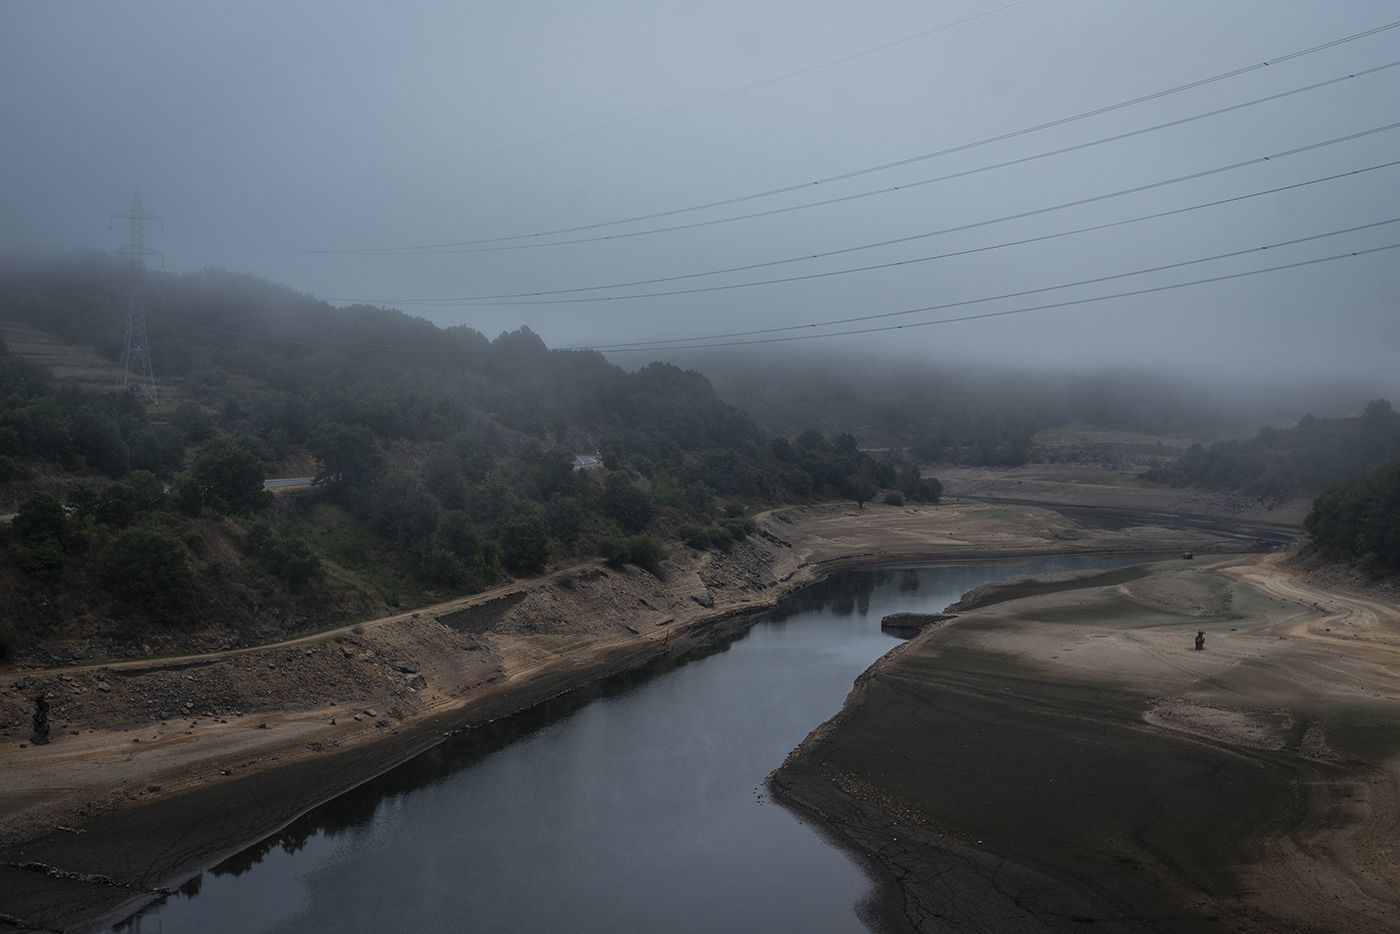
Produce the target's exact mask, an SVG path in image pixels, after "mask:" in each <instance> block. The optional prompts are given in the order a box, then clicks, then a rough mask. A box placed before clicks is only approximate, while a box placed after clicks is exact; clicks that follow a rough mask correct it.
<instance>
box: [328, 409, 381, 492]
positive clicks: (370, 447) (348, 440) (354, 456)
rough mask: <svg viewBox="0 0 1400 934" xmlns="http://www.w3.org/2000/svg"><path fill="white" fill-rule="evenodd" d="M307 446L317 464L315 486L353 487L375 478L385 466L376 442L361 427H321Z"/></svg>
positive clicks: (372, 436)
mask: <svg viewBox="0 0 1400 934" xmlns="http://www.w3.org/2000/svg"><path fill="white" fill-rule="evenodd" d="M310 447H311V453H312V454H314V455H315V456H316V460H317V461H319V462H320V465H321V470H320V473H318V474H317V476H316V482H317V483H326V484H343V485H346V486H357V485H361V484H365V483H369V482H370V481H372V480H374V479H376V478H377V477H378V476H379V475H380V474H382V473H383V472H384V470H385V468H386V467H387V466H388V461H387V460H386V459H385V457H384V451H383V450H382V449H381V448H380V446H379V441H378V439H376V438H375V436H374V434H373V433H372V432H371V431H370V430H369V429H368V428H365V427H363V426H361V425H345V424H340V423H333V424H329V425H324V426H322V427H321V428H320V429H318V430H317V431H315V432H313V433H312V435H311V443H310Z"/></svg>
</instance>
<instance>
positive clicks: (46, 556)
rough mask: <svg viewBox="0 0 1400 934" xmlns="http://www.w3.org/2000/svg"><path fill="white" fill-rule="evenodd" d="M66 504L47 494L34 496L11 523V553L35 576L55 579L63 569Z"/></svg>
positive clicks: (30, 574) (20, 564)
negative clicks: (64, 509)
mask: <svg viewBox="0 0 1400 934" xmlns="http://www.w3.org/2000/svg"><path fill="white" fill-rule="evenodd" d="M66 523H67V516H66V515H65V513H64V511H63V505H62V504H61V503H59V501H58V500H57V499H55V498H54V497H52V496H50V495H49V494H47V493H35V494H33V495H31V496H30V497H29V498H28V499H26V500H25V501H24V503H23V504H22V505H21V506H20V507H19V512H18V513H17V514H16V515H15V518H14V520H13V521H12V522H11V529H10V531H11V536H12V540H11V542H10V553H11V554H12V555H14V559H15V563H16V564H18V565H19V567H20V570H21V571H23V572H24V573H25V574H28V575H29V576H31V577H37V578H42V579H45V580H53V579H55V578H57V577H58V576H59V574H60V573H62V571H63V545H64V540H65V538H66V536H65V529H64V526H65V525H66Z"/></svg>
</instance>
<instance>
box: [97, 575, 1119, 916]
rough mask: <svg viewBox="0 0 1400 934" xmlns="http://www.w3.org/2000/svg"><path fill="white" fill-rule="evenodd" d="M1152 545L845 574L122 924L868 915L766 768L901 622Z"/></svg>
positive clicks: (315, 820)
mask: <svg viewBox="0 0 1400 934" xmlns="http://www.w3.org/2000/svg"><path fill="white" fill-rule="evenodd" d="M1142 560H1143V558H1142V557H1140V556H1139V557H1132V558H1127V557H1119V558H1106V557H1067V558H1041V559H1028V560H1017V561H1001V562H982V563H979V564H968V565H941V566H937V567H929V568H917V569H893V570H882V571H862V572H851V573H847V574H842V575H839V576H836V577H833V578H832V579H831V580H829V581H826V582H825V583H823V584H819V585H817V586H815V587H812V588H809V589H807V590H805V591H802V592H801V593H798V594H796V595H794V596H793V597H791V598H790V599H788V600H787V601H785V602H784V603H783V604H782V605H781V606H779V607H778V608H777V609H775V610H773V611H772V612H769V613H765V614H762V615H760V616H759V617H758V621H757V622H756V623H755V625H754V626H753V627H752V628H750V629H748V630H746V631H745V632H744V633H742V634H740V635H738V636H737V637H736V638H735V639H734V640H733V641H732V642H730V643H729V644H728V645H726V646H724V647H722V648H720V649H718V650H714V649H711V650H708V651H706V652H704V653H699V654H697V655H693V656H691V658H689V659H688V660H686V661H685V662H684V664H680V663H679V662H678V660H674V659H672V660H666V661H664V662H662V663H660V664H658V665H654V666H652V667H651V668H650V669H648V670H647V671H644V672H639V673H635V674H632V675H627V676H621V677H619V678H615V679H612V680H611V681H610V682H608V683H607V684H603V685H597V686H593V687H591V688H589V689H587V690H584V691H579V692H575V693H574V694H573V695H571V696H570V697H568V698H565V699H562V700H560V701H556V702H553V703H551V704H549V705H546V707H545V708H542V709H540V710H537V711H534V712H532V713H531V714H527V715H524V716H521V717H517V718H515V719H513V720H512V721H510V722H509V723H505V724H497V725H492V726H490V727H486V728H482V729H477V730H472V731H470V732H468V733H464V734H462V735H461V736H459V737H456V738H454V739H452V740H449V741H448V742H446V743H444V744H442V745H441V746H439V747H437V748H436V749H433V750H430V751H429V752H426V753H424V754H423V755H420V756H418V757H417V758H415V759H413V760H411V761H409V762H407V763H405V764H403V765H402V766H400V767H399V768H397V769H394V770H393V771H391V772H389V773H387V774H386V775H384V776H382V777H380V778H378V779H376V780H374V781H372V782H369V783H367V784H365V785H363V786H361V787H360V788H357V789H355V790H354V791H352V792H349V793H347V794H345V795H343V796H341V797H340V798H337V799H336V800H334V801H331V802H329V803H327V804H325V805H323V806H321V807H319V808H317V809H315V810H314V811H312V812H310V813H309V814H307V815H306V816H305V817H303V818H302V819H300V820H298V821H297V822H296V823H294V824H293V825H292V826H290V827H289V828H287V830H285V831H283V832H282V833H279V834H277V835H276V836H274V837H272V838H270V839H268V840H265V841H263V842H262V843H259V844H257V845H255V846H253V847H250V848H249V849H248V850H246V851H244V852H243V853H240V854H238V855H237V856H234V857H232V858H231V859H229V860H227V861H225V862H224V863H223V864H221V865H220V866H218V867H216V868H214V869H213V870H211V871H209V872H206V873H204V874H203V875H202V876H201V877H199V878H197V879H195V880H193V881H192V882H191V883H190V884H189V885H187V886H185V888H184V889H183V890H182V894H180V895H178V896H175V897H173V898H170V899H168V900H167V901H166V902H164V903H163V904H160V905H157V906H154V907H152V908H151V909H149V910H148V911H146V912H145V913H144V914H143V915H142V916H140V917H139V918H136V919H133V920H131V921H129V922H127V923H126V925H124V926H123V930H128V931H130V930H140V931H146V932H151V931H158V930H159V931H162V932H164V934H184V932H192V934H193V932H239V934H247V932H286V934H319V932H327V934H329V932H336V934H343V932H374V934H381V932H386V931H413V932H439V931H441V932H447V931H452V932H462V931H472V932H557V931H569V932H585V934H587V932H598V934H603V932H608V934H613V932H621V931H647V932H650V931H668V932H670V931H676V932H716V931H765V932H786V931H801V932H808V934H824V932H831V934H836V932H856V931H864V930H865V929H866V928H865V926H864V925H863V924H862V923H861V922H860V920H859V918H858V917H857V914H856V906H857V904H858V903H859V902H860V901H861V900H862V899H863V898H864V897H866V896H867V895H868V892H869V889H870V884H869V881H868V879H867V878H866V877H865V875H864V874H863V873H862V871H861V870H860V868H859V867H858V866H856V865H855V863H853V862H852V861H851V860H850V859H849V858H848V857H847V856H846V855H845V854H844V853H843V852H842V851H840V850H839V849H837V848H835V847H834V846H832V845H830V844H829V843H828V842H827V841H825V840H824V839H823V838H822V837H820V836H819V835H818V834H817V833H816V832H815V830H813V829H812V828H811V827H809V826H807V825H805V824H804V823H802V822H801V821H799V820H798V819H797V818H796V817H794V816H793V815H792V814H791V813H789V812H788V811H787V810H785V809H783V808H781V807H778V806H776V805H774V804H773V803H771V802H770V801H769V800H768V798H767V795H766V793H765V791H764V789H763V785H762V783H763V778H764V776H765V775H767V774H768V773H769V772H770V771H772V770H773V769H774V768H776V767H777V766H778V765H780V764H781V763H782V761H783V759H784V758H785V757H786V756H787V754H788V752H789V751H791V750H792V749H793V748H794V747H795V746H797V745H798V744H799V743H800V742H801V741H802V740H803V738H804V737H806V735H807V734H808V733H809V732H810V731H811V730H812V729H813V728H815V727H816V726H817V725H818V724H820V723H822V722H823V721H824V720H826V719H827V718H829V717H830V716H832V715H833V714H834V713H836V711H837V710H839V709H840V707H841V703H842V701H843V700H844V698H845V696H846V694H847V692H848V691H849V690H850V688H851V684H852V682H853V681H854V679H855V678H856V676H858V675H859V674H860V673H861V672H862V671H864V670H865V669H866V668H868V667H869V666H870V664H871V663H872V662H874V660H875V659H877V658H878V657H879V656H881V655H882V654H884V653H885V652H887V651H888V650H889V649H890V648H892V647H893V646H894V645H895V643H896V640H895V639H894V638H892V637H890V636H887V635H885V634H883V633H882V632H881V631H880V618H881V617H882V616H884V615H886V614H888V613H893V612H898V611H923V612H937V611H939V610H941V609H943V608H944V607H945V606H946V605H948V604H949V603H952V602H953V601H955V600H957V599H958V597H959V596H961V595H962V593H964V592H965V591H967V590H970V589H971V588H973V587H976V586H978V585H980V584H983V583H986V582H988V581H992V580H999V579H1002V578H1006V577H1018V576H1022V575H1025V574H1033V573H1044V572H1048V571H1062V570H1075V569H1081V568H1086V567H1116V566H1120V565H1123V564H1130V563H1134V562H1140V561H1142Z"/></svg>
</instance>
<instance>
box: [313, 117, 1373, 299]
mask: <svg viewBox="0 0 1400 934" xmlns="http://www.w3.org/2000/svg"><path fill="white" fill-rule="evenodd" d="M1397 127H1400V122H1396V123H1387V125H1386V126H1379V127H1373V129H1369V130H1362V132H1361V133H1350V134H1347V136H1338V137H1334V139H1330V140H1322V141H1320V143H1309V144H1308V146H1303V147H1298V148H1292V150H1281V151H1278V153H1270V154H1268V155H1259V157H1256V158H1252V160H1245V161H1242V162H1231V164H1229V165H1221V167H1217V168H1211V169H1204V171H1200V172H1191V174H1187V175H1179V176H1176V178H1169V179H1163V181H1159V182H1149V183H1147V185H1135V186H1133V188H1124V189H1119V190H1116V192H1107V193H1103V195H1093V196H1091V197H1081V199H1077V200H1071V202H1061V203H1060V204H1050V206H1047V207H1037V209H1033V210H1029V211H1019V213H1015V214H1004V216H1001V217H993V218H990V220H980V221H972V223H967V224H959V225H956V227H944V228H939V230H934V231H924V232H921V234H910V235H907V237H897V238H893V239H882V241H875V242H869V244H857V245H855V246H843V248H840V249H829V251H823V252H818V253H805V255H802V256H791V258H787V259H773V260H767V262H762V263H745V265H742V266H728V267H724V269H711V270H706V272H699V273H683V274H678V276H659V277H657V279H641V280H634V281H627V283H612V284H608V286H587V287H578V288H557V290H552V291H535V293H507V294H500V295H461V297H455V298H386V300H349V298H347V300H337V301H356V302H368V304H405V305H476V304H500V305H501V307H512V305H547V304H575V302H595V301H619V300H626V298H657V297H662V295H685V294H697V293H706V291H721V290H728V288H746V287H750V286H767V284H773V283H784V281H798V280H802V279H818V277H823V276H836V274H846V273H848V272H867V270H872V269H886V267H892V266H900V265H909V263H918V262H928V260H931V259H942V258H945V256H958V255H960V253H941V255H938V256H925V258H918V259H907V260H902V262H897V263H878V265H872V266H857V267H851V269H846V270H836V272H823V273H811V274H806V276H788V277H783V279H766V280H759V281H750V283H738V284H727V286H706V287H697V288H676V290H669V291H652V293H638V294H634V295H603V297H596V298H587V297H584V298H554V300H536V301H505V302H496V301H494V300H497V298H517V297H531V295H559V294H567V293H575V291H595V290H602V288H624V287H633V286H651V284H658V283H666V281H683V280H687V279H699V277H703V276H720V274H727V273H736V272H752V270H755V269H766V267H771V266H783V265H788V263H797V262H806V260H812V259H826V258H830V256H840V255H844V253H854V252H861V251H865V249H876V248H881V246H892V245H897V244H907V242H913V241H917V239H927V238H930V237H941V235H944V234H953V232H962V231H966V230H974V228H977V227H990V225H991V224H1001V223H1005V221H1011V220H1023V218H1026V217H1035V216H1037V214H1047V213H1051V211H1057V210H1064V209H1067V207H1081V206H1084V204H1092V203H1096V202H1103V200H1109V199H1112V197H1120V196H1123V195H1137V193H1141V192H1145V190H1152V189H1158V188H1165V186H1168V185H1177V183H1180V182H1189V181H1196V179H1200V178H1208V176H1211V175H1219V174H1222V172H1229V171H1233V169H1238V168H1246V167H1250V165H1260V164H1263V162H1268V161H1278V160H1282V158H1288V157H1291V155H1298V154H1301V153H1309V151H1315V150H1319V148H1323V147H1327V146H1336V144H1338V143H1348V141H1352V140H1357V139H1361V137H1365V136H1373V134H1376V133H1385V132H1389V130H1394V129H1397ZM1393 164H1394V162H1385V164H1382V165H1372V167H1368V168H1362V169H1355V171H1351V172H1340V174H1337V175H1329V176H1326V178H1319V179H1312V181H1308V182H1298V183H1295V185H1284V186H1280V188H1273V189H1268V190H1264V192H1256V193H1253V195H1242V196H1238V197H1226V199H1221V200H1215V202H1208V203H1204V204H1197V206H1194V207H1189V209H1176V210H1170V211H1161V213H1156V214H1144V216H1141V217H1133V218H1128V220H1124V221H1116V224H1130V223H1134V221H1138V220H1151V218H1155V217H1165V216H1168V214H1173V213H1180V211H1184V210H1197V209H1201V207H1214V206H1217V204H1226V203H1231V202H1235V200H1245V199H1247V197H1259V196H1260V195H1271V193H1275V192H1285V190H1289V189H1294V188H1303V186H1306V185H1316V183H1320V182H1327V181H1334V179H1337V178H1345V176H1348V175H1359V174H1361V172H1369V171H1375V169H1380V168H1387V167H1390V165H1393ZM1113 225H1114V224H1100V225H1096V227H1084V228H1079V230H1071V231H1064V232H1061V234H1056V235H1054V237H1068V235H1071V234H1078V232H1086V231H1091V230H1100V228H1103V227H1113ZM1037 239H1049V238H1030V239H1025V241H1012V242H1009V244H1004V245H1007V246H1016V245H1021V244H1026V242H1035V241H1037ZM984 249H991V248H984ZM965 252H979V251H965Z"/></svg>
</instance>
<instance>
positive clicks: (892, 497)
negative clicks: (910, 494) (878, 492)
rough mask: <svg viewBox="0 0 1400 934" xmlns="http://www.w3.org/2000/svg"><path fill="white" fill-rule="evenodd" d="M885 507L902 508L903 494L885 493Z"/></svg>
mask: <svg viewBox="0 0 1400 934" xmlns="http://www.w3.org/2000/svg"><path fill="white" fill-rule="evenodd" d="M885 505H886V506H903V505H904V494H903V493H900V492H897V491H896V492H894V493H886V494H885Z"/></svg>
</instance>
